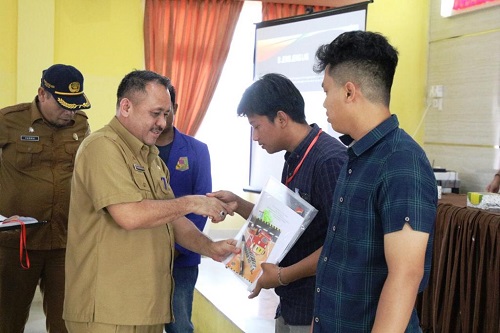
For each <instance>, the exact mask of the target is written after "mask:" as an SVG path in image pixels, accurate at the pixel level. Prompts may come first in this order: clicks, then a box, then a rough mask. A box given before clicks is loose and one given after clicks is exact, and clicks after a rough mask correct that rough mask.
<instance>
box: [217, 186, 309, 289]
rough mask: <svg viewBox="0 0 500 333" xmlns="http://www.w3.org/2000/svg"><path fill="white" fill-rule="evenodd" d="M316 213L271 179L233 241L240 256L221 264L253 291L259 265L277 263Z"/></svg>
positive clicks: (300, 199) (259, 271) (302, 200)
mask: <svg viewBox="0 0 500 333" xmlns="http://www.w3.org/2000/svg"><path fill="white" fill-rule="evenodd" d="M317 213H318V211H317V209H316V208H314V207H313V206H312V205H311V204H309V203H308V202H307V201H305V200H304V199H302V198H301V197H300V195H299V194H297V193H294V192H293V191H291V190H290V189H289V188H288V187H286V186H285V185H283V184H282V183H280V182H279V181H277V180H276V179H274V178H272V177H271V178H270V179H269V181H268V182H267V184H266V186H265V187H264V189H263V190H262V192H261V194H260V197H259V199H258V200H257V203H256V204H255V206H254V208H253V210H252V213H251V214H250V216H249V217H248V219H247V223H246V224H245V225H243V227H242V228H241V230H240V231H239V232H238V234H237V236H236V237H235V239H236V240H238V242H239V246H240V247H241V253H240V254H235V255H231V256H229V257H228V258H227V259H226V260H224V264H225V265H226V267H227V268H230V269H232V270H233V271H234V272H235V273H237V274H238V275H239V276H240V277H241V278H242V279H243V280H244V281H245V282H246V284H247V285H249V287H248V290H250V291H251V290H253V289H254V288H255V284H256V282H257V280H258V278H259V277H260V275H261V272H262V269H261V266H260V265H261V263H263V262H268V263H273V264H277V263H279V262H280V261H281V260H282V259H283V258H284V257H285V255H286V254H287V253H288V251H289V250H290V248H291V247H292V246H293V245H294V244H295V242H296V241H297V239H299V237H300V236H301V235H302V233H303V232H304V230H305V229H306V228H307V226H308V225H309V223H311V221H312V219H313V218H314V216H316V214H317Z"/></svg>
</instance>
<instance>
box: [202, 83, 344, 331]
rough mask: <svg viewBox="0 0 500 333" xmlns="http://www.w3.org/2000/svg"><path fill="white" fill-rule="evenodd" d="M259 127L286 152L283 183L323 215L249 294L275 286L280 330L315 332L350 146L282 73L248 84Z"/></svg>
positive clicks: (247, 107)
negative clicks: (321, 269)
mask: <svg viewBox="0 0 500 333" xmlns="http://www.w3.org/2000/svg"><path fill="white" fill-rule="evenodd" d="M237 112H238V115H240V116H246V117H247V118H248V122H249V123H250V125H251V126H252V128H253V134H252V135H253V137H252V139H253V140H255V141H258V142H259V144H260V145H261V146H262V148H263V149H265V150H266V151H267V152H268V153H269V154H274V153H277V152H280V151H283V150H284V151H285V152H286V153H285V164H284V166H283V173H282V177H281V181H282V183H283V184H286V186H287V187H289V188H290V189H292V190H293V191H297V192H298V193H299V194H300V195H301V197H302V198H304V199H305V200H307V201H308V202H309V203H310V204H312V205H313V206H314V207H315V208H316V209H318V214H317V215H316V217H315V218H314V220H313V221H312V222H311V224H310V225H309V226H308V227H307V229H306V230H305V231H304V233H303V234H302V236H301V237H300V238H299V239H298V241H297V242H296V243H295V245H294V246H293V247H292V248H291V249H290V251H289V252H288V254H287V255H286V256H285V258H283V260H282V261H281V262H280V263H279V266H278V265H273V264H268V263H263V264H262V271H263V273H262V276H261V277H260V278H259V280H258V282H257V286H256V288H255V289H254V291H253V292H252V294H251V295H250V296H249V297H250V298H253V297H256V296H257V295H258V294H259V292H260V290H261V289H262V288H265V289H268V288H275V292H276V294H278V296H279V297H280V304H279V306H278V309H277V310H276V324H275V327H276V329H275V332H277V333H282V332H290V333H291V332H293V333H302V332H309V330H310V324H311V317H308V316H309V315H310V314H311V315H312V309H313V304H314V284H315V276H314V275H315V273H316V265H317V259H318V257H319V253H320V250H321V247H322V245H323V241H324V238H325V234H326V229H327V226H328V218H329V216H330V207H331V205H332V195H333V191H334V188H335V184H336V180H337V177H338V174H339V171H340V168H341V167H342V165H343V164H344V162H345V161H346V158H347V155H346V148H345V146H344V145H343V144H342V143H340V142H339V141H338V140H337V139H335V138H333V137H331V136H330V135H328V134H327V133H324V132H323V131H322V130H321V128H319V127H318V125H316V124H313V125H308V124H307V122H306V118H305V113H304V99H303V98H302V95H301V94H300V92H299V90H298V89H297V88H296V87H295V86H294V84H293V83H292V82H291V81H290V80H289V79H288V78H286V77H284V76H283V75H280V74H266V75H264V76H263V77H262V78H260V79H259V80H257V81H256V82H254V83H253V84H252V85H251V86H250V87H248V88H247V90H246V91H245V93H244V94H243V97H242V99H241V101H240V104H239V106H238V110H237ZM210 195H213V196H215V197H217V198H219V199H221V200H222V201H224V202H231V201H237V202H238V208H237V209H236V213H238V214H239V215H241V216H242V217H243V218H248V216H249V215H250V213H251V211H252V208H253V203H251V202H248V201H246V200H244V199H243V198H240V197H239V196H237V195H235V194H234V193H231V192H228V191H218V192H214V193H212V194H210Z"/></svg>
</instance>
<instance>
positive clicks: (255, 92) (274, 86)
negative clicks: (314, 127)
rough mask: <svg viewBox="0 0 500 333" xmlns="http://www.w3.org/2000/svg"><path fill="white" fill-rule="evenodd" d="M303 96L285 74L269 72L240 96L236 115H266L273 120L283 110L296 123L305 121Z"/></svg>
mask: <svg viewBox="0 0 500 333" xmlns="http://www.w3.org/2000/svg"><path fill="white" fill-rule="evenodd" d="M304 105H305V104H304V98H303V97H302V95H301V94H300V91H299V89H297V87H296V86H295V85H294V84H293V82H292V81H291V80H290V79H288V78H287V77H286V76H284V75H281V74H277V73H270V74H266V75H264V76H262V77H261V78H259V79H258V80H257V81H255V82H254V83H252V85H250V86H249V87H248V88H247V89H246V90H245V92H244V93H243V96H242V97H241V100H240V103H239V105H238V109H237V113H238V116H242V117H243V116H252V115H259V116H267V118H268V119H269V121H271V122H273V121H274V118H276V115H277V113H278V111H283V112H285V113H286V114H288V115H289V116H290V118H292V120H293V121H295V122H297V123H306V116H305V113H304Z"/></svg>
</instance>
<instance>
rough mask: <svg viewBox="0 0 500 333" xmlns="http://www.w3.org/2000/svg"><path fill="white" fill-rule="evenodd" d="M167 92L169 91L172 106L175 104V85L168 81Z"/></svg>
mask: <svg viewBox="0 0 500 333" xmlns="http://www.w3.org/2000/svg"><path fill="white" fill-rule="evenodd" d="M168 92H169V93H170V100H171V101H172V107H174V105H175V97H176V96H177V93H176V90H175V87H174V86H173V85H172V83H170V84H169V85H168Z"/></svg>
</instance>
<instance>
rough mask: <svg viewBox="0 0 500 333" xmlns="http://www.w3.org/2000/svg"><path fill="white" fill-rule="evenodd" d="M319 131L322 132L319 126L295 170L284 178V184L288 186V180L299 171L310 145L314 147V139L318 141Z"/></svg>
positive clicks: (310, 147)
mask: <svg viewBox="0 0 500 333" xmlns="http://www.w3.org/2000/svg"><path fill="white" fill-rule="evenodd" d="M321 132H323V130H322V129H321V128H320V129H319V132H318V134H316V136H315V137H314V139H313V140H312V141H311V143H310V144H309V147H307V149H306V152H305V154H304V156H302V159H301V160H300V162H299V164H297V166H296V167H295V170H293V173H292V175H291V176H290V177H287V178H286V181H285V185H286V186H288V184H290V182H291V181H292V179H293V177H295V175H296V174H297V172H299V169H300V167H301V166H302V163H303V162H304V160H305V159H306V157H307V155H308V154H309V151H311V149H312V147H314V145H315V144H316V141H318V138H319V135H320V134H321Z"/></svg>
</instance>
